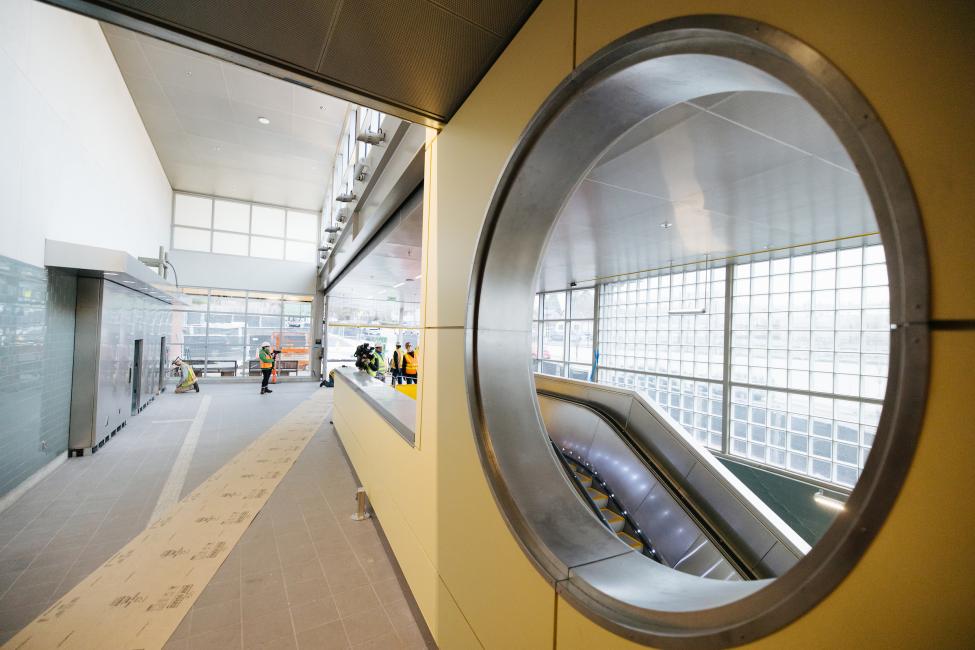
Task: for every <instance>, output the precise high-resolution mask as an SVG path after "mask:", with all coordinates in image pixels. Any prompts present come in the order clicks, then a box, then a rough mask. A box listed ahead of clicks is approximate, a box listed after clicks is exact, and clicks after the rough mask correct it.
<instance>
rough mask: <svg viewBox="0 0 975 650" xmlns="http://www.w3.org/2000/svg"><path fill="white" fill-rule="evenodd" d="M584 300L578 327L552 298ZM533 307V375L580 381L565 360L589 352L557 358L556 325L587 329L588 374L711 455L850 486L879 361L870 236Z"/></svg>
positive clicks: (865, 448) (883, 339)
mask: <svg viewBox="0 0 975 650" xmlns="http://www.w3.org/2000/svg"><path fill="white" fill-rule="evenodd" d="M585 291H588V292H589V293H583V292H585ZM588 296H594V297H597V296H598V306H597V307H596V309H595V310H594V313H593V314H592V315H591V316H590V317H589V319H588V322H587V323H586V322H585V321H582V320H580V321H574V320H572V319H571V318H569V317H568V316H566V314H567V313H568V314H569V316H571V315H572V314H571V312H566V310H565V307H564V305H565V302H566V300H568V302H569V303H570V305H571V303H572V301H573V300H574V299H575V300H579V301H580V302H581V301H582V300H584V299H586V298H588ZM536 303H537V304H536V309H535V314H536V316H535V318H536V321H535V322H534V324H533V333H535V339H534V342H533V354H534V356H535V357H536V364H537V365H536V367H537V369H538V370H539V371H540V372H543V373H546V374H554V375H559V376H569V377H573V378H578V379H585V378H586V377H584V376H583V373H582V366H581V365H574V364H573V363H572V362H573V361H582V360H586V361H588V362H589V363H591V362H592V357H591V356H589V357H588V358H587V357H586V355H585V354H584V353H578V354H577V356H576V357H574V358H570V356H571V355H572V350H573V349H574V348H573V347H572V345H571V343H570V340H571V337H572V335H570V337H569V339H568V340H567V338H566V336H565V332H566V331H568V330H569V329H571V330H572V331H573V332H584V331H587V330H586V327H592V326H593V325H595V330H594V333H593V334H594V338H595V339H596V340H597V341H598V344H597V345H596V347H595V350H596V351H597V352H598V364H597V365H598V374H597V377H596V379H597V381H598V382H599V383H605V384H609V385H613V386H619V387H624V388H628V389H631V390H635V391H638V392H640V393H641V394H643V395H644V396H645V397H647V398H649V399H650V400H652V401H654V402H655V403H656V404H657V405H658V406H660V407H661V408H663V409H664V410H666V411H667V413H668V414H669V415H670V416H671V417H672V418H673V419H674V420H676V421H677V422H679V423H680V424H681V425H682V426H683V428H684V429H685V430H686V431H687V432H688V434H689V435H691V436H693V437H694V438H695V439H696V440H697V441H698V442H700V443H701V444H703V445H705V446H706V447H707V448H709V449H710V450H712V451H713V452H715V453H717V454H719V455H726V456H728V457H730V458H733V459H735V460H736V461H740V462H745V463H751V464H755V465H758V466H760V467H762V468H763V469H769V470H772V471H776V472H781V473H785V474H788V475H793V476H800V477H802V478H803V479H804V480H807V481H812V482H815V483H821V484H823V485H824V486H828V487H830V488H833V489H838V490H840V491H848V490H849V489H851V488H852V487H853V486H854V485H855V484H856V481H857V479H858V477H859V474H860V472H861V471H862V469H863V466H864V464H865V462H866V458H867V455H868V453H869V451H870V448H871V445H872V444H873V438H874V435H875V434H876V428H877V424H878V422H879V419H880V412H881V408H882V406H883V396H884V392H885V390H886V382H887V367H888V363H889V339H890V326H889V323H890V320H889V314H888V311H889V289H888V283H887V270H886V265H885V260H884V253H883V248H882V246H881V245H880V243H879V240H878V239H877V237H876V236H868V237H862V238H855V239H852V240H845V241H842V242H833V243H829V244H819V245H817V246H814V247H808V246H807V247H797V248H790V249H784V250H779V251H775V252H763V253H761V254H758V255H753V256H742V257H738V258H735V259H733V260H728V261H725V262H722V263H720V265H715V264H709V265H705V264H701V265H692V266H689V267H682V268H681V270H675V269H673V268H665V269H659V270H656V271H653V272H647V273H643V274H641V275H639V276H636V275H634V276H632V279H630V278H627V279H615V280H609V281H605V282H601V283H599V284H598V285H597V287H596V288H595V289H586V290H580V289H575V290H570V291H568V292H564V291H563V292H547V293H542V294H539V295H538V296H537V297H536ZM539 350H540V351H541V354H538V351H539Z"/></svg>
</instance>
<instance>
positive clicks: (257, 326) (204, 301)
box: [169, 288, 312, 377]
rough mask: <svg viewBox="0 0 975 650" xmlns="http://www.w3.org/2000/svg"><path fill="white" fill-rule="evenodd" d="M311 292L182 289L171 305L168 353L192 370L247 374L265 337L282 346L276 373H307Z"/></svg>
mask: <svg viewBox="0 0 975 650" xmlns="http://www.w3.org/2000/svg"><path fill="white" fill-rule="evenodd" d="M311 302H312V297H311V296H300V295H289V294H283V295H282V294H273V293H262V292H257V291H229V290H224V289H206V288H185V289H183V301H182V303H183V304H181V305H174V307H173V332H172V335H171V341H172V342H171V343H170V346H169V349H170V356H171V357H173V358H175V357H176V356H177V355H178V356H180V357H182V358H183V359H186V360H188V361H189V362H190V363H191V364H192V365H193V368H194V369H195V370H196V372H197V374H200V375H204V376H205V375H211V376H224V377H233V376H246V375H248V374H255V371H256V369H255V368H251V366H252V365H254V364H253V363H251V362H252V361H254V360H255V359H256V358H257V352H258V350H259V349H260V346H261V344H262V343H263V342H265V341H267V342H269V343H271V345H272V346H273V347H274V349H276V350H281V355H280V356H279V357H278V360H279V362H280V363H279V370H278V371H279V373H280V374H284V375H301V376H305V375H309V374H310V368H309V365H308V363H309V348H310V346H311Z"/></svg>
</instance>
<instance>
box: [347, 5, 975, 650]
mask: <svg viewBox="0 0 975 650" xmlns="http://www.w3.org/2000/svg"><path fill="white" fill-rule="evenodd" d="M706 13H724V14H734V15H741V16H746V17H749V18H753V19H757V20H760V21H764V22H767V23H769V24H771V25H773V26H776V27H778V28H781V29H783V30H785V31H787V32H790V33H792V34H795V35H796V36H798V37H799V38H801V39H802V40H804V41H806V42H807V43H809V44H810V45H811V46H813V47H814V48H816V49H818V50H820V51H821V52H823V53H824V54H825V55H826V56H827V58H829V59H830V60H832V61H833V62H834V63H835V65H837V66H838V67H839V69H840V70H842V71H843V72H844V73H845V74H847V75H848V76H849V77H850V78H851V79H852V81H853V83H854V84H856V85H857V86H858V87H859V88H860V90H861V91H862V92H863V93H864V94H865V95H866V97H867V99H868V100H869V101H870V102H871V103H872V104H873V107H874V108H875V109H876V111H877V113H878V115H879V117H880V119H881V120H882V121H883V122H884V123H885V124H886V126H887V128H888V129H889V130H890V132H891V134H892V136H893V139H894V142H895V144H896V146H897V147H898V149H899V151H900V153H901V155H902V156H903V158H904V161H905V164H906V167H907V170H908V173H909V174H910V176H911V179H912V181H913V183H914V185H915V189H916V191H917V195H918V201H919V203H920V206H921V210H922V213H923V218H924V223H925V228H926V231H927V236H928V243H929V252H930V254H931V258H932V274H933V291H934V296H933V298H934V301H933V304H934V317H935V318H943V319H947V318H954V319H975V292H972V291H971V290H968V291H965V290H963V289H962V288H963V287H968V288H970V287H972V286H975V265H972V264H971V263H970V262H969V261H968V259H969V250H970V248H971V245H972V242H973V239H975V237H973V235H975V220H973V219H971V217H970V214H969V212H970V209H971V206H972V205H973V203H975V164H973V158H975V130H973V129H972V127H971V121H970V116H969V115H968V110H969V107H970V106H972V105H973V104H975V85H973V84H971V83H970V78H971V71H972V63H971V62H972V61H973V60H975V49H973V45H972V41H971V39H970V38H969V37H968V36H967V34H966V30H965V29H963V28H961V26H962V25H966V24H972V23H973V15H972V8H971V5H962V4H961V3H939V4H937V5H922V4H915V3H908V2H900V1H898V2H889V1H886V0H885V1H881V0H868V1H864V2H859V3H828V4H823V3H803V2H798V1H794V2H788V3H785V2H781V1H780V0H779V1H776V0H751V1H749V2H744V1H741V0H702V1H688V0H681V1H678V0H660V1H657V2H645V1H644V0H632V1H617V2H605V1H603V0H578V1H576V2H574V1H572V0H543V2H542V4H541V6H540V7H539V9H538V10H537V11H536V12H535V14H534V16H533V17H532V18H531V19H530V20H529V22H528V23H527V25H526V26H525V27H524V29H523V30H522V31H521V33H520V34H519V35H518V36H517V37H516V38H515V40H514V41H513V42H512V44H511V45H510V46H509V47H508V48H507V50H506V51H505V52H504V53H503V54H502V56H501V57H500V59H499V60H498V61H497V62H496V64H495V65H494V66H493V67H492V69H491V70H490V72H489V73H488V74H487V76H486V77H485V78H484V79H483V80H482V81H481V83H480V84H479V85H478V87H477V88H476V89H475V91H474V93H473V94H472V95H471V96H470V97H469V98H468V100H467V101H466V102H465V103H464V105H463V106H462V107H461V109H460V110H459V111H458V113H457V114H456V115H455V116H454V117H453V119H452V120H451V121H450V123H449V124H448V125H447V126H446V127H445V128H444V129H443V131H441V133H440V134H439V135H438V136H437V137H436V138H435V140H434V141H433V142H431V143H430V146H429V147H428V153H427V156H428V175H427V182H426V189H425V191H426V193H427V195H426V201H425V211H424V246H423V251H424V272H423V283H424V298H423V310H424V318H423V325H424V327H423V336H422V341H421V345H420V349H421V365H422V369H421V376H422V377H423V383H422V384H421V386H420V390H419V396H418V399H419V415H418V427H419V432H418V448H417V449H412V448H409V447H408V446H407V445H405V443H403V442H402V441H401V440H400V439H399V438H398V437H397V436H396V435H395V433H393V432H392V431H391V430H389V429H388V427H386V426H385V425H384V423H383V422H382V421H381V420H379V418H378V417H375V416H374V415H370V414H369V413H368V411H367V408H366V407H365V406H364V405H363V404H362V403H361V402H357V401H356V399H357V398H356V397H355V396H354V395H348V394H347V393H346V391H344V390H343V389H341V388H339V389H338V391H337V394H336V411H335V416H334V421H335V424H336V426H337V428H338V430H339V433H340V435H341V437H342V440H343V443H344V444H345V446H346V448H347V449H348V450H349V454H350V456H351V458H352V460H353V462H354V464H355V467H356V471H357V472H358V473H359V476H360V477H361V478H362V481H363V483H364V485H365V486H366V488H367V489H368V490H369V492H370V497H371V498H372V502H373V504H374V506H375V509H376V512H377V513H378V516H379V519H380V521H381V522H382V524H383V527H384V528H385V530H386V532H387V534H388V536H389V539H390V543H391V545H392V547H393V550H394V551H395V553H396V555H397V558H398V560H399V562H400V564H401V565H402V566H403V569H404V572H405V574H406V577H407V579H408V580H409V582H410V586H411V588H412V589H413V591H414V593H415V594H416V597H417V601H418V603H419V605H420V608H421V610H422V611H423V614H424V617H425V618H426V620H427V622H428V624H429V626H430V628H431V630H432V631H433V633H434V635H435V636H436V637H437V641H438V643H439V644H440V647H442V648H449V649H450V650H454V649H455V648H469V647H479V646H483V647H488V648H549V647H557V648H560V649H561V648H587V649H591V648H629V647H634V648H635V647H637V646H635V645H634V644H632V643H630V642H628V641H626V640H624V639H622V638H620V637H618V636H616V635H614V634H612V633H610V632H608V631H606V630H605V629H603V628H601V627H599V626H597V625H596V624H594V623H593V622H591V621H590V620H589V619H587V618H585V617H584V616H583V615H582V614H580V613H579V612H578V611H576V610H575V609H574V608H573V607H572V606H570V605H568V604H567V603H566V602H564V601H563V600H561V599H560V598H559V597H558V596H557V595H556V593H555V591H554V589H553V588H552V587H550V586H549V585H548V584H547V583H545V582H544V581H543V580H542V578H541V576H540V574H539V573H538V572H537V571H536V570H535V569H534V567H533V566H532V565H531V564H530V562H529V561H528V559H527V557H526V556H525V554H524V553H523V552H522V551H521V549H520V548H519V547H518V544H517V542H516V541H515V540H514V538H513V537H512V535H511V534H510V532H509V530H508V528H507V526H506V524H505V523H504V521H503V520H502V518H501V515H500V512H499V510H498V508H497V507H496V505H495V502H494V500H493V497H492V496H491V493H490V490H489V488H488V485H487V482H486V480H485V478H484V474H483V471H482V469H481V465H480V462H479V460H478V457H477V454H476V451H475V448H474V443H473V432H472V429H471V425H470V416H469V412H468V404H467V394H466V390H465V386H464V382H465V378H464V370H465V368H464V365H465V361H464V350H465V340H464V330H463V326H464V322H465V311H466V306H467V298H468V279H469V277H470V271H471V269H472V266H473V256H474V247H475V243H476V241H477V238H478V235H479V232H480V228H481V226H482V223H483V219H484V215H485V212H486V209H487V205H488V202H489V200H490V197H491V194H492V192H493V189H494V185H495V183H496V181H497V178H498V176H499V174H500V173H501V171H502V169H503V167H504V164H505V162H506V160H507V157H508V155H509V153H510V151H511V149H512V148H513V146H514V144H515V142H516V140H517V138H518V136H519V134H520V133H521V131H522V130H523V129H524V127H525V125H526V124H527V122H528V120H529V119H530V117H531V116H532V115H533V114H534V113H535V111H536V110H537V109H538V107H539V105H540V104H541V103H542V101H543V100H544V99H545V97H546V96H547V95H548V94H549V93H550V92H551V91H552V89H553V88H554V87H555V86H556V84H558V82H559V81H561V80H562V79H563V78H564V77H565V76H566V75H567V74H569V72H570V71H571V70H572V68H573V67H574V66H575V65H577V64H578V63H579V62H581V61H583V60H585V58H586V57H588V56H590V55H591V54H592V53H593V52H595V51H597V50H598V49H599V48H601V47H603V46H604V45H606V44H608V43H609V42H611V41H613V40H614V39H616V38H618V37H620V36H623V35H625V34H626V33H627V32H629V31H631V30H633V29H636V28H638V27H641V26H644V25H648V24H652V23H655V22H657V21H660V20H664V19H667V18H671V17H675V16H681V15H690V14H706ZM932 355H933V363H932V376H931V388H930V398H929V402H928V404H927V409H926V414H925V424H924V430H923V433H922V436H921V440H920V446H919V448H918V450H917V453H916V455H915V458H914V463H913V466H912V469H911V472H910V474H909V475H908V477H907V481H906V484H905V486H904V488H903V491H902V492H901V494H900V496H899V497H898V500H897V503H896V505H895V507H894V510H893V512H892V513H891V515H890V517H889V518H888V520H887V522H886V523H885V525H884V527H883V529H882V530H881V532H880V534H879V536H878V537H877V539H876V540H875V541H874V542H873V543H872V545H871V546H870V548H869V549H868V551H867V553H866V555H865V557H864V558H863V559H862V560H861V561H860V563H859V564H858V565H857V567H856V568H855V569H854V570H853V572H852V573H851V574H850V575H849V576H848V577H847V579H846V580H845V581H844V582H843V583H842V584H841V585H840V586H839V587H838V588H837V589H836V590H835V591H834V592H833V593H832V594H831V595H830V596H828V597H827V598H826V599H825V600H824V601H822V602H821V603H819V604H818V605H816V606H815V607H813V609H812V610H811V611H810V612H809V613H808V614H806V615H805V616H804V617H802V618H800V619H799V620H798V621H796V622H794V623H792V624H791V625H789V626H787V627H786V628H784V629H782V630H780V631H778V632H776V633H774V634H772V635H770V636H768V637H766V638H765V639H762V640H761V641H759V642H757V643H755V644H753V645H754V646H755V647H764V648H823V647H830V648H842V647H850V648H857V647H885V648H891V647H963V646H965V645H968V644H970V638H971V634H972V632H973V625H975V624H973V619H972V617H971V614H970V603H972V602H975V562H972V561H971V558H970V555H971V548H972V547H973V546H975V533H973V529H972V527H971V525H970V521H971V520H972V519H973V517H975V505H973V501H972V500H971V499H969V498H968V497H967V493H966V488H967V486H968V484H969V483H970V475H971V469H970V468H971V460H970V457H971V444H970V438H971V436H970V432H971V429H972V427H971V422H973V421H975V403H973V401H972V400H971V398H970V393H971V377H970V368H972V367H973V366H975V331H971V330H970V329H969V330H960V331H937V332H935V333H934V335H933V337H932Z"/></svg>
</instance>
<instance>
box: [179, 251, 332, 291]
mask: <svg viewBox="0 0 975 650" xmlns="http://www.w3.org/2000/svg"><path fill="white" fill-rule="evenodd" d="M169 260H170V262H172V264H173V266H174V267H176V273H177V275H178V276H179V284H180V286H181V287H212V288H219V289H240V290H247V289H249V290H251V291H268V292H272V293H300V294H312V293H314V291H315V280H316V279H317V276H316V273H315V271H316V269H315V265H314V264H305V263H304V262H289V261H287V260H265V259H261V258H259V257H243V256H240V255H220V254H218V253H199V252H195V251H183V250H174V251H170V253H169ZM172 279H173V278H172V277H170V280H172Z"/></svg>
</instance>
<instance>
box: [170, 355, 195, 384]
mask: <svg viewBox="0 0 975 650" xmlns="http://www.w3.org/2000/svg"><path fill="white" fill-rule="evenodd" d="M173 366H174V368H175V369H176V372H177V373H178V374H179V377H180V383H179V386H177V387H176V392H177V393H188V392H189V391H191V390H195V391H196V392H198V393H199V392H200V384H199V383H198V382H197V381H196V373H195V372H193V366H191V365H190V364H188V363H186V362H185V361H183V360H182V359H181V358H179V357H176V360H175V361H173Z"/></svg>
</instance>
